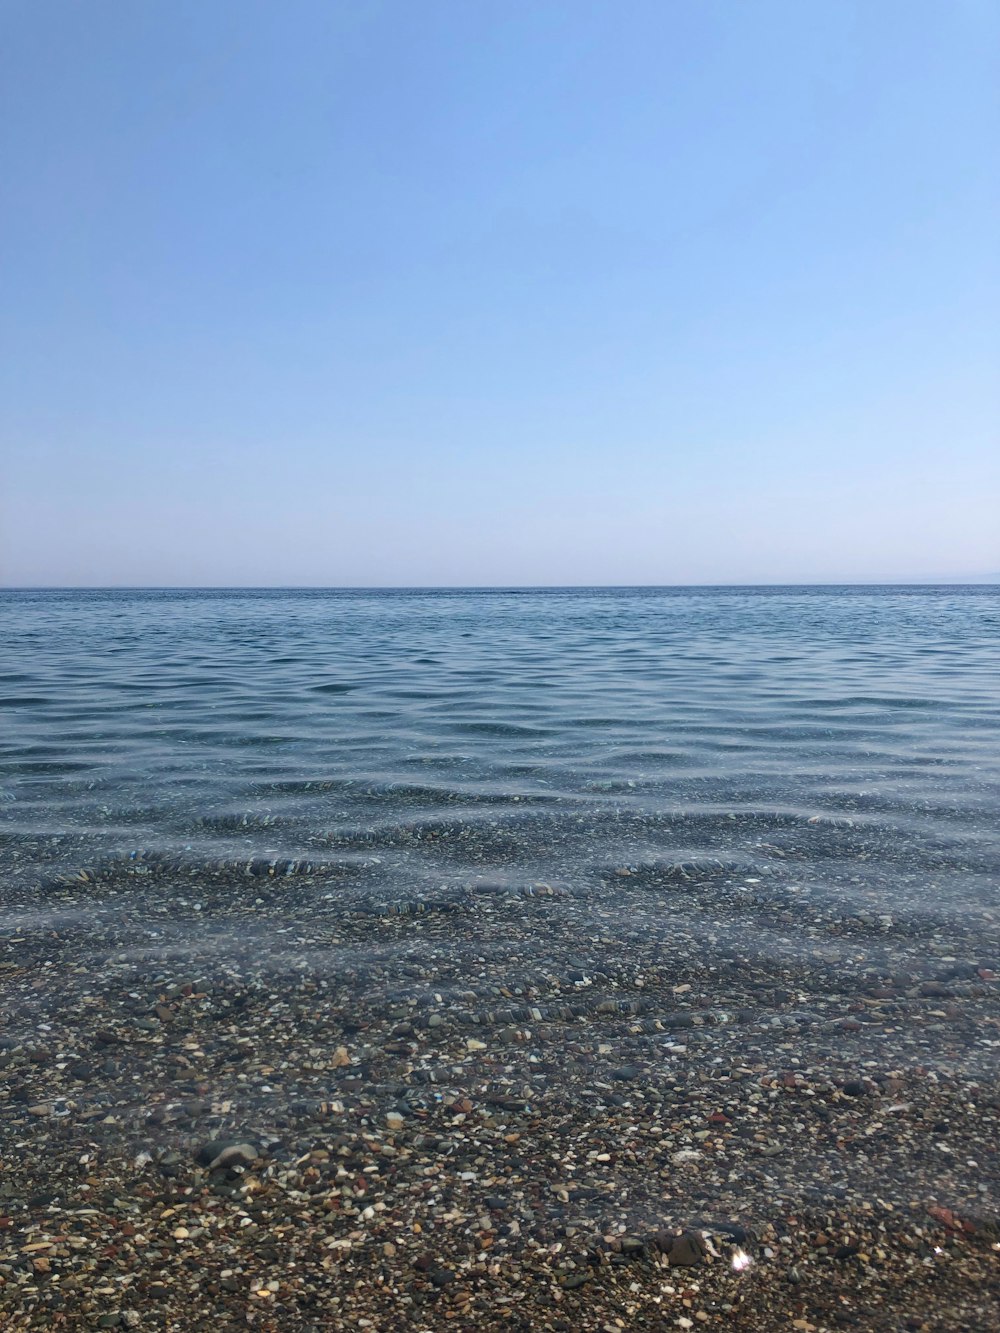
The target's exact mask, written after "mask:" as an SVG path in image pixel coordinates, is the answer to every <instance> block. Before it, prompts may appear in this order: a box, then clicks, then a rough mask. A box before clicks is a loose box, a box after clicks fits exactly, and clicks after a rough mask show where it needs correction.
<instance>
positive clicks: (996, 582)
mask: <svg viewBox="0 0 1000 1333" xmlns="http://www.w3.org/2000/svg"><path fill="white" fill-rule="evenodd" d="M942 587H945V588H984V587H985V588H989V587H1000V574H983V575H979V576H978V577H976V576H973V577H972V578H964V579H960V578H955V579H944V578H923V579H866V580H842V579H825V580H822V581H811V582H808V583H787V582H784V581H781V580H774V581H769V582H759V583H725V582H704V583H187V584H185V583H78V584H70V583H11V584H0V592H572V591H584V590H587V591H590V590H594V591H597V590H606V591H609V592H621V591H632V590H635V589H640V588H643V589H668V588H669V589H688V588H732V589H746V588H942Z"/></svg>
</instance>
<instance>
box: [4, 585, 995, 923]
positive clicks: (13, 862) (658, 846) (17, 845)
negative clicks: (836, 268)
mask: <svg viewBox="0 0 1000 1333" xmlns="http://www.w3.org/2000/svg"><path fill="white" fill-rule="evenodd" d="M0 616H2V622H3V640H2V641H3V653H2V659H0V660H2V666H0V718H2V731H0V737H2V739H0V835H2V844H0V861H2V865H3V869H4V872H5V874H6V875H7V877H8V878H13V880H14V881H16V882H17V883H19V884H23V885H24V886H25V887H30V886H31V885H33V884H36V883H37V884H42V883H43V882H44V880H45V877H46V876H51V875H55V874H59V873H65V872H70V873H72V872H74V871H76V870H79V869H81V868H87V867H91V868H93V867H94V866H98V867H99V866H100V865H101V864H104V863H108V862H112V861H114V860H116V859H128V858H131V859H132V860H141V859H142V858H149V859H150V860H151V861H155V860H156V858H157V857H159V858H161V859H162V858H176V859H177V860H178V861H183V862H184V863H190V864H194V865H197V864H199V863H201V862H205V863H209V862H211V863H213V864H219V863H223V862H231V863H232V864H233V865H234V866H236V865H239V864H243V865H245V866H246V867H247V870H248V874H249V875H250V876H251V877H252V876H253V875H260V874H267V875H272V876H273V875H275V874H290V873H296V872H297V871H298V870H299V869H300V868H302V867H303V866H308V865H311V864H321V863H324V862H325V861H329V860H330V859H331V858H335V859H336V860H337V862H338V864H340V865H341V866H344V865H346V864H350V863H351V861H352V859H353V860H354V862H355V868H356V869H357V872H358V873H357V875H356V876H355V877H354V878H352V879H350V881H349V883H348V882H345V885H344V887H343V890H342V891H343V893H344V894H345V895H346V894H350V893H354V894H361V895H368V896H369V897H370V896H372V895H375V897H376V898H378V899H379V900H380V901H384V902H385V903H386V904H392V903H394V902H399V903H405V902H406V901H408V900H412V899H414V898H419V897H420V896H421V895H423V894H427V893H433V892H439V891H441V890H442V889H443V888H447V887H448V886H453V885H457V884H468V883H470V882H473V883H475V882H480V881H483V880H484V879H489V880H490V882H494V881H495V882H496V883H497V884H498V885H499V886H500V887H503V886H507V887H510V888H511V889H517V888H518V887H519V886H520V887H522V888H523V887H525V886H531V885H533V884H538V883H543V884H558V885H559V886H562V887H563V889H564V890H565V891H567V892H570V893H573V894H576V895H578V896H586V895H597V896H598V897H600V896H602V895H603V896H604V897H605V898H606V897H607V895H609V894H613V893H614V891H615V887H614V876H613V868H617V869H619V870H620V869H621V868H623V867H624V868H626V869H628V868H629V867H631V868H632V871H633V872H635V873H642V872H643V870H644V869H646V870H647V871H648V869H649V868H650V867H651V866H662V865H675V866H676V865H681V864H683V863H685V862H688V861H693V862H696V863H697V864H698V865H704V864H708V863H710V862H712V860H713V859H715V860H717V861H718V860H721V861H722V862H723V863H724V864H725V865H727V866H728V865H730V864H732V866H733V867H734V873H736V872H739V871H741V870H742V872H743V873H744V877H745V879H749V880H751V881H755V883H756V885H757V888H756V890H755V891H756V892H758V893H760V892H766V890H767V884H768V875H769V874H771V873H773V872H774V869H775V867H776V866H779V865H780V863H784V867H787V866H788V864H789V863H794V866H795V875H794V878H795V879H796V880H798V881H801V882H802V883H803V884H805V885H807V886H808V887H809V888H810V890H811V891H812V892H816V893H820V894H822V895H823V897H824V898H825V899H827V900H833V899H835V900H838V901H840V902H842V903H843V904H844V905H845V906H846V907H848V908H849V907H851V905H852V904H855V903H856V904H857V905H858V908H859V910H862V909H864V910H868V911H880V912H885V913H891V912H892V911H893V910H894V909H896V908H897V907H905V908H907V909H908V910H915V911H920V910H922V909H924V908H925V909H927V910H933V911H936V912H941V913H944V914H946V915H947V914H954V913H961V912H962V911H963V910H964V909H965V908H966V907H968V906H969V905H970V904H978V905H980V906H982V905H984V904H992V903H994V902H995V901H996V892H997V889H996V883H997V881H996V869H997V864H998V856H997V853H998V846H1000V821H998V817H997V812H998V808H1000V800H998V797H1000V651H998V650H1000V589H998V588H996V587H992V586H989V587H981V586H977V587H913V586H906V587H814V588H811V587H788V588H621V589H618V588H600V589H569V590H560V589H553V590H527V591H526V590H511V589H496V590H484V591H478V590H477V591H468V590H454V591H450V590H432V591H425V590H359V591H325V590H273V589H266V590H243V589H240V590H209V591H202V590H198V591H191V590H178V591H174V590H151V591H141V590H140V591H133V590H107V591H101V590H97V591H90V590H87V591H75V590H73V591H7V592H4V593H2V594H0ZM752 872H754V873H752ZM679 873H682V872H679ZM609 875H610V879H609ZM783 879H784V881H785V882H787V879H788V875H787V874H784V875H783ZM761 885H763V888H761V887H760V886H761ZM746 887H749V886H748V885H747V886H746ZM249 891H250V890H249V889H248V892H249Z"/></svg>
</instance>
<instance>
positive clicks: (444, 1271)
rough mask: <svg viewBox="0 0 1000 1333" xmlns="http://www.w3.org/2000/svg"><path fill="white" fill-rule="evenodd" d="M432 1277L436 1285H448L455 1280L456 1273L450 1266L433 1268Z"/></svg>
mask: <svg viewBox="0 0 1000 1333" xmlns="http://www.w3.org/2000/svg"><path fill="white" fill-rule="evenodd" d="M430 1279H431V1281H432V1282H433V1283H434V1285H435V1287H447V1286H448V1285H449V1284H450V1283H452V1282H454V1281H455V1274H454V1273H453V1272H452V1271H451V1269H450V1268H433V1269H431V1273H430Z"/></svg>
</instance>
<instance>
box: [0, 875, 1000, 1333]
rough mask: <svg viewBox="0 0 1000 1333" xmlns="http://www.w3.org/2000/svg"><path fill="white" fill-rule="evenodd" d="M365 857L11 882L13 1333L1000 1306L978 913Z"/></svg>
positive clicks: (2, 1312)
mask: <svg viewBox="0 0 1000 1333" xmlns="http://www.w3.org/2000/svg"><path fill="white" fill-rule="evenodd" d="M751 869H752V868H751ZM352 873H353V869H352V867H351V866H349V865H338V864H336V863H334V862H331V863H329V864H322V863H318V862H317V863H316V864H306V863H294V864H289V865H283V864H272V865H268V864H264V863H257V862H255V863H250V862H248V863H247V864H246V865H236V864H231V865H227V864H220V865H218V866H216V867H214V868H212V867H205V866H201V867H184V866H182V865H179V864H168V863H166V862H162V863H161V862H158V861H157V860H156V859H155V858H149V859H148V860H146V861H143V859H142V858H134V859H133V860H132V861H130V862H112V863H109V864H108V865H106V866H104V867H100V868H97V869H96V870H93V871H90V872H86V871H85V872H80V873H79V874H77V875H74V876H63V877H61V878H59V879H56V880H52V881H49V882H48V883H46V884H45V885H43V886H39V885H37V883H35V884H32V883H31V882H30V877H22V878H20V879H18V878H17V877H15V878H14V879H13V880H12V881H11V885H10V886H8V889H7V890H6V899H5V903H4V909H5V910H4V920H5V922H6V925H5V927H4V929H3V931H2V932H0V1325H2V1327H3V1328H4V1329H8V1328H9V1329H20V1328H45V1329H104V1328H123V1329H127V1328H135V1329H138V1330H142V1331H144V1330H147V1329H170V1330H179V1331H180V1330H198V1329H203V1328H204V1329H207V1328H218V1329H227V1328H245V1327H248V1326H249V1327H254V1328H257V1329H260V1330H268V1331H271V1330H273V1331H274V1333H279V1330H280V1333H285V1331H286V1330H288V1331H301V1333H306V1331H307V1330H311V1329H315V1330H336V1329H342V1328H343V1329H365V1328H367V1329H373V1330H396V1329H407V1330H409V1329H412V1330H423V1329H427V1330H433V1329H439V1328H440V1329H444V1328H448V1329H457V1330H461V1329H490V1330H492V1329H498V1330H499V1329H504V1330H511V1329H522V1330H534V1329H539V1330H549V1329H552V1330H556V1329H558V1330H566V1333H576V1331H577V1330H581V1331H583V1330H588V1331H589V1330H601V1331H602V1333H617V1331H618V1330H632V1329H675V1328H679V1329H687V1328H694V1329H698V1328H702V1327H704V1328H706V1329H713V1328H719V1329H722V1328H726V1329H738V1330H752V1329H757V1330H768V1329H785V1328H788V1329H798V1330H803V1331H804V1333H810V1331H812V1333H822V1331H823V1330H834V1329H842V1328H854V1329H859V1330H915V1329H924V1330H928V1331H931V1330H941V1333H954V1331H955V1330H983V1331H984V1333H985V1330H993V1329H996V1328H997V1327H1000V1231H998V1225H997V1224H998V1219H1000V1213H998V1194H997V1183H998V1163H997V1142H998V1138H1000V1080H998V1077H997V1059H996V1056H997V1051H998V1049H1000V1003H998V985H997V976H996V973H997V971H998V970H1000V953H998V949H997V942H998V938H1000V935H998V929H997V922H996V920H995V917H994V915H991V913H990V911H989V910H988V909H986V908H984V909H983V910H982V911H981V912H979V913H976V914H969V915H966V916H956V917H955V918H954V919H939V918H935V917H933V915H929V914H928V913H927V912H924V913H922V914H919V915H918V914H916V913H914V914H913V915H912V917H911V918H907V917H906V916H905V914H904V915H900V914H899V913H897V914H895V915H893V916H889V915H888V914H886V913H884V912H883V913H881V914H880V913H879V912H877V911H872V912H870V913H868V912H863V911H855V914H854V915H851V914H849V913H847V912H844V911H841V910H836V909H834V908H833V907H831V906H830V905H829V904H828V903H825V902H822V901H819V900H816V899H814V898H810V895H809V893H808V891H807V890H806V889H803V888H802V887H801V886H797V885H795V884H793V883H791V882H790V877H789V876H787V875H786V876H784V878H782V879H780V880H779V879H775V880H774V881H773V882H766V883H764V884H763V885H762V884H761V883H760V879H759V877H757V876H754V875H753V874H751V873H749V871H748V869H747V868H745V867H740V866H734V865H728V864H724V863H708V862H706V863H704V864H699V863H683V862H678V863H675V864H671V863H657V864H629V863H627V862H622V863H621V864H614V863H612V864H609V865H608V866H607V868H606V872H605V883H604V890H603V892H601V893H595V892H588V893H586V894H583V893H580V892H578V891H577V889H576V888H575V887H574V886H573V885H572V884H558V883H548V882H536V883H533V884H531V883H525V884H516V883H511V882H508V881H505V880H503V879H499V880H491V879H488V878H485V877H480V878H473V879H463V880H461V881H460V882H459V881H456V882H455V883H452V884H443V885H442V886H441V890H440V891H439V892H437V893H436V894H434V895H429V896H425V897H423V898H416V897H415V898H413V899H410V900H403V901H401V902H399V903H397V904H396V905H395V906H394V907H392V908H390V907H389V906H387V905H386V904H385V903H383V902H380V901H375V900H371V899H365V898H364V896H363V895H360V896H359V895H354V896H352V894H351V893H350V892H349V891H348V888H347V887H346V886H348V885H349V883H350V881H351V874H352Z"/></svg>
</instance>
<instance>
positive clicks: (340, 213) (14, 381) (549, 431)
mask: <svg viewBox="0 0 1000 1333" xmlns="http://www.w3.org/2000/svg"><path fill="white" fill-rule="evenodd" d="M998 60H1000V6H998V5H997V4H996V3H995V0H750V2H745V0H385V2H380V0H144V2H143V3H132V2H130V0H88V3H79V0H72V2H70V0H4V3H3V5H2V8H0V151H2V161H0V167H2V181H3V196H4V205H3V211H2V224H0V225H2V229H3V261H2V262H3V270H4V277H3V296H2V302H0V443H2V461H0V483H2V492H3V493H2V497H0V581H2V582H3V583H6V584H14V585H22V584H58V585H68V584H168V585H187V584H215V585H219V584H222V585H226V584H279V585H280V584H309V585H327V584H330V585H337V584H347V585H365V584H565V583H569V584H573V583H576V584H581V583H582V584H591V583H608V584H622V583H691V582H694V583H701V582H705V583H717V582H722V583H731V582H812V581H819V582H823V581H842V580H843V581H854V580H858V581H868V580H875V581H879V580H883V579H887V580H892V579H897V578H902V579H907V578H916V579H920V578H923V577H926V576H930V577H942V578H947V577H955V578H959V579H963V578H966V577H968V576H975V575H984V574H991V573H995V572H996V571H1000V441H998V424H1000V391H998V367H1000V313H998V312H1000V242H998V235H1000V207H998V204H1000V171H998V154H997V151H996V149H997V144H1000V101H998V92H997V89H998V80H997V71H998Z"/></svg>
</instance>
